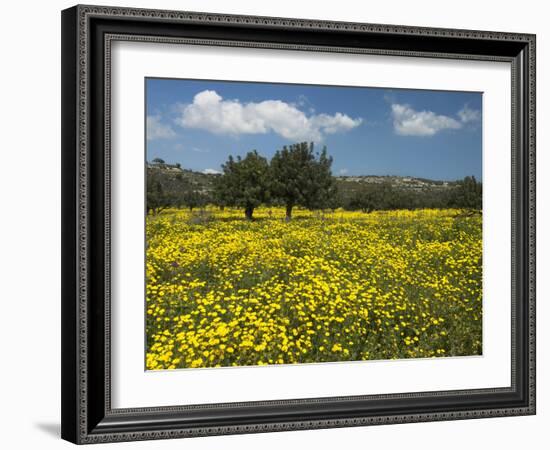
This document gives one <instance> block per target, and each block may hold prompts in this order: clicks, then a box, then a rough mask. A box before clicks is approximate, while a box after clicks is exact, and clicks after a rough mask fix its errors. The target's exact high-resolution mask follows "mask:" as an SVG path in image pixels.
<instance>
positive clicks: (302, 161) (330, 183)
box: [270, 142, 336, 220]
mask: <svg viewBox="0 0 550 450" xmlns="http://www.w3.org/2000/svg"><path fill="white" fill-rule="evenodd" d="M331 166H332V158H331V157H330V156H328V155H327V149H326V147H324V148H323V150H322V151H321V153H320V154H315V153H314V147H313V143H309V144H308V143H307V142H301V143H298V144H293V145H290V146H288V147H287V146H284V147H283V148H282V149H281V150H278V151H277V152H276V153H275V155H274V156H273V158H272V159H271V165H270V189H271V194H272V196H273V197H274V198H275V199H277V200H279V201H281V202H282V203H283V204H284V205H285V206H286V217H287V220H290V218H291V217H292V208H294V206H297V205H300V206H304V207H306V208H322V207H324V206H325V205H327V204H328V202H329V201H330V200H331V198H332V197H333V196H334V195H335V193H336V186H335V183H334V179H333V177H332V173H331Z"/></svg>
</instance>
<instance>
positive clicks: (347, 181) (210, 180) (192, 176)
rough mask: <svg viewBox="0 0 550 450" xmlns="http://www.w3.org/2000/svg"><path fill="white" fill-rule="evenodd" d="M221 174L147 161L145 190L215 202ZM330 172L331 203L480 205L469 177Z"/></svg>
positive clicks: (360, 206) (168, 199)
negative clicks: (332, 181) (450, 178)
mask: <svg viewBox="0 0 550 450" xmlns="http://www.w3.org/2000/svg"><path fill="white" fill-rule="evenodd" d="M220 176H221V175H220V174H205V173H202V172H196V171H193V170H189V169H184V168H182V167H181V166H180V165H178V164H166V163H158V162H156V163H148V164H147V191H148V195H149V193H151V195H150V198H151V199H152V200H153V199H154V200H156V201H157V203H158V202H159V198H160V199H161V200H160V203H167V204H171V205H176V206H188V207H191V208H192V207H198V206H201V205H204V204H207V203H215V198H214V183H215V179H216V178H217V177H220ZM334 178H335V180H336V186H337V194H336V196H335V197H334V198H333V199H331V201H330V202H329V203H328V204H327V206H328V207H330V208H340V207H341V208H345V209H351V210H364V211H372V210H376V209H399V208H406V209H415V208H445V207H468V208H475V209H480V208H481V183H478V182H476V181H475V179H473V178H471V177H467V178H465V179H464V180H460V181H458V180H457V181H441V180H430V179H426V178H416V177H402V176H392V175H387V176H378V175H362V176H335V177H334ZM148 198H149V197H148ZM151 203H153V201H152V202H151ZM275 203H276V201H275Z"/></svg>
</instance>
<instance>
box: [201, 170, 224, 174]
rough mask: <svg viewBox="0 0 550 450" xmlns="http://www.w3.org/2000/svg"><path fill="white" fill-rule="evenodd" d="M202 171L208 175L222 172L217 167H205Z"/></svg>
mask: <svg viewBox="0 0 550 450" xmlns="http://www.w3.org/2000/svg"><path fill="white" fill-rule="evenodd" d="M202 173H205V174H207V175H218V174H220V173H221V172H220V171H219V170H216V169H204V170H203V171H202Z"/></svg>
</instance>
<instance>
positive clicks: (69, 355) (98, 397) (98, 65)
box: [61, 5, 535, 444]
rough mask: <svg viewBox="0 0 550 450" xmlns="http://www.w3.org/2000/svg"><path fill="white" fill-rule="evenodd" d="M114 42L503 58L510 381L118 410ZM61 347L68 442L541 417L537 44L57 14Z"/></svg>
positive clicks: (201, 18)
mask: <svg viewBox="0 0 550 450" xmlns="http://www.w3.org/2000/svg"><path fill="white" fill-rule="evenodd" d="M117 39H118V40H143V41H150V42H151V41H152V42H158V43H159V44H161V43H163V42H166V43H169V42H172V43H177V42H180V41H181V40H186V41H187V42H191V41H192V42H194V43H197V44H200V45H214V43H215V44H216V45H227V46H234V45H238V46H244V47H256V48H257V47H260V48H265V49H266V51H267V49H269V48H277V49H291V50H303V51H331V52H351V53H366V54H381V55H399V56H410V57H414V58H423V57H435V58H450V59H476V60H488V61H507V62H509V63H510V64H511V67H512V92H511V96H512V97H511V99H512V117H511V126H512V142H511V145H512V160H513V161H512V173H511V174H510V176H511V179H512V192H511V193H510V195H511V196H512V211H511V220H512V236H511V245H512V261H511V268H512V297H513V299H512V300H513V301H512V315H511V317H512V345H511V348H512V373H511V380H512V383H511V386H510V387H506V388H496V387H495V388H490V389H489V388H488V389H475V390H464V391H463V390H457V391H445V392H442V391H434V392H422V393H416V394H407V393H404V394H388V395H365V396H357V397H328V398H316V399H289V400H278V401H262V402H260V401H258V402H250V403H229V404H216V405H210V406H208V407H204V405H194V406H189V405H184V406H174V407H150V408H136V409H118V410H117V409H112V408H111V400H110V398H111V391H110V375H111V360H110V357H111V355H110V329H111V328H110V327H111V323H110V265H109V264H110V259H109V258H110V228H109V226H110V222H109V218H110V197H109V192H110V191H109V189H110V188H109V186H110V181H111V179H110V177H111V174H110V166H109V163H110V147H109V137H110V134H109V133H110V127H109V123H110V122H109V114H108V112H109V99H110V84H109V81H110V79H109V75H110V66H109V64H110V43H111V42H113V40H117ZM503 195H505V194H503ZM61 350H62V405H61V406H62V437H63V438H64V439H66V440H68V441H71V442H74V443H78V444H84V443H99V442H110V441H133V440H142V439H162V438H176V437H191V436H206V435H218V434H237V433H251V432H268V431H283V430H298V429H313V428H329V427H346V426H359V425H374V424H390V423H403V422H422V421H439V420H450V419H470V418H482V417H498V416H512V415H529V414H535V36H534V35H532V34H515V33H503V32H487V31H470V30H455V29H435V28H421V27H408V26H395V25H376V24H364V23H347V22H329V21H318V20H303V19H286V18H271V17H252V16H236V15H218V14H205V13H194V12H181V11H158V10H146V9H129V8H120V7H99V6H81V5H79V6H75V7H72V8H69V9H67V10H64V11H63V12H62V349H61Z"/></svg>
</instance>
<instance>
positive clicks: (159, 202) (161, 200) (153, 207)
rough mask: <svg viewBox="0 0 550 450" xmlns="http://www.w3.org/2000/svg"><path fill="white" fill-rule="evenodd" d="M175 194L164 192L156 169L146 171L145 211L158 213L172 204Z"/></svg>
mask: <svg viewBox="0 0 550 450" xmlns="http://www.w3.org/2000/svg"><path fill="white" fill-rule="evenodd" d="M174 201H175V196H174V195H173V194H170V193H169V192H166V191H165V189H164V187H163V186H162V181H161V176H160V174H159V173H158V171H148V172H147V213H149V212H152V213H153V214H158V213H159V212H160V211H162V210H163V209H166V208H168V207H170V206H172V205H173V204H174Z"/></svg>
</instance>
